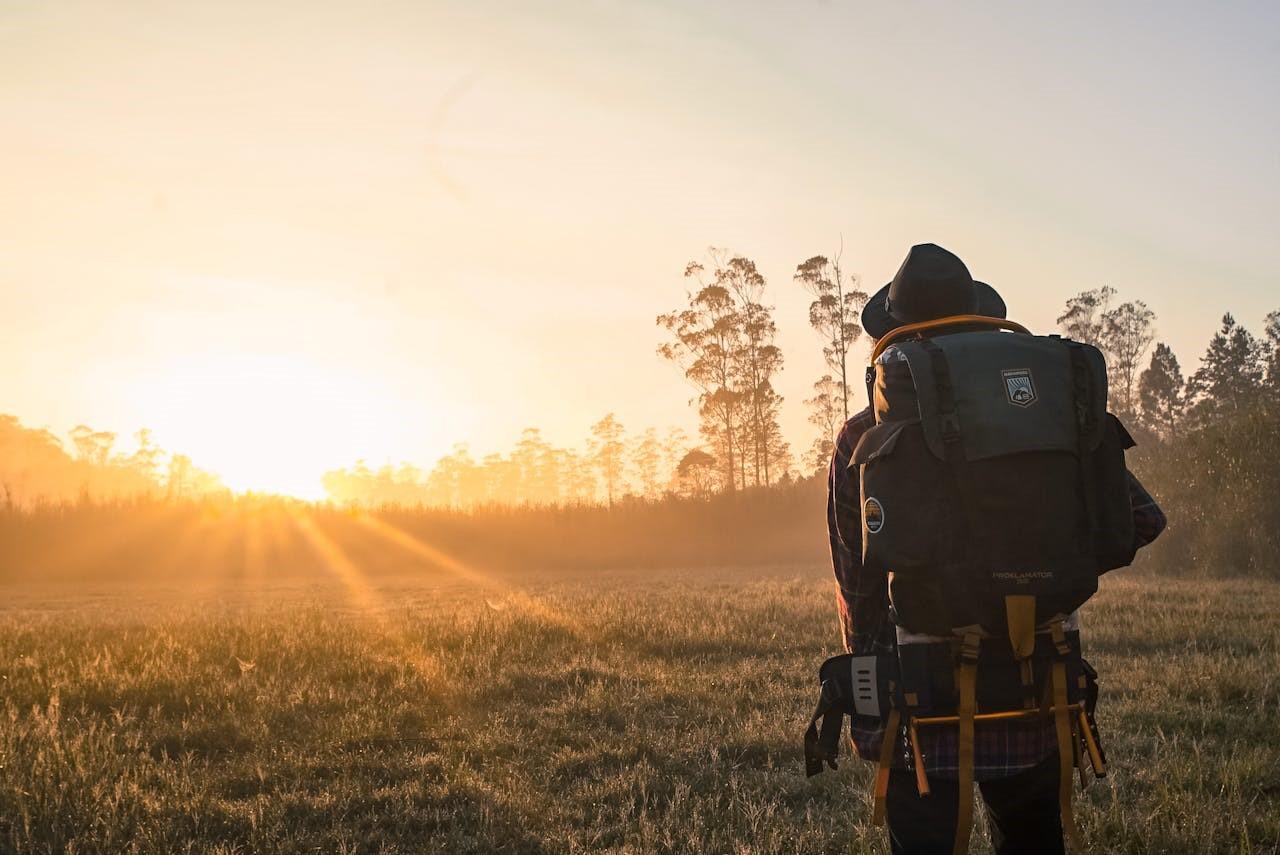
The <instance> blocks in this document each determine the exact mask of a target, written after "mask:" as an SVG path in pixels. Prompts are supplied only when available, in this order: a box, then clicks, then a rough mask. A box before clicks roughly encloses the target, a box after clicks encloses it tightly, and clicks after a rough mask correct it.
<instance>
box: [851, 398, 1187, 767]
mask: <svg viewBox="0 0 1280 855" xmlns="http://www.w3.org/2000/svg"><path fill="white" fill-rule="evenodd" d="M874 424H875V416H874V415H873V414H872V412H871V410H870V409H866V410H863V411H862V412H860V413H858V414H857V415H856V416H854V417H853V418H851V419H849V421H848V422H847V423H846V424H845V426H844V428H843V429H842V430H841V431H840V436H839V437H838V438H837V440H836V450H835V454H834V456H833V457H832V459H831V471H830V473H829V480H828V490H827V532H828V534H829V535H830V538H831V563H832V566H833V568H834V569H835V574H836V605H837V606H838V608H839V612H840V628H841V630H842V632H843V633H844V645H845V648H846V649H847V650H848V651H850V652H852V653H857V654H860V655H861V654H868V653H879V652H892V651H893V650H894V647H895V643H896V633H895V629H894V626H893V624H892V623H891V622H890V620H889V578H888V576H887V574H885V573H883V572H879V571H872V570H868V569H866V568H864V567H863V566H862V520H861V512H860V506H861V501H860V495H859V487H858V473H857V472H856V470H850V468H849V461H850V460H851V459H852V457H853V450H854V447H855V446H857V444H858V440H859V439H860V438H861V437H862V435H863V434H864V433H865V432H866V431H867V430H868V429H869V428H871V427H872V426H873V425H874ZM1129 497H1130V502H1131V504H1132V505H1133V520H1134V530H1135V539H1136V541H1137V545H1138V546H1146V545H1147V544H1148V543H1150V542H1151V541H1153V540H1155V539H1156V537H1157V536H1158V535H1159V534H1160V532H1161V531H1162V530H1163V529H1164V526H1165V517H1164V513H1163V512H1162V511H1161V510H1160V507H1159V506H1158V505H1157V504H1156V502H1155V500H1154V499H1152V498H1151V495H1150V494H1149V493H1148V492H1147V491H1146V490H1145V489H1143V487H1142V485H1141V484H1139V483H1138V479H1137V478H1134V477H1133V475H1132V474H1130V475H1129ZM883 735H884V729H883V727H876V728H870V729H864V728H860V727H856V726H855V727H854V728H853V741H854V745H855V746H857V749H858V754H859V755H861V756H862V758H863V759H865V760H872V761H875V760H877V759H879V756H880V743H881V740H882V738H883ZM900 741H901V742H902V743H903V749H904V750H903V751H900V752H899V753H898V756H897V758H896V759H895V761H894V762H895V765H897V766H899V767H902V766H906V765H907V762H906V751H905V739H901V740H900ZM1057 747H1058V743H1057V737H1056V735H1055V733H1054V728H1053V722H1052V721H1048V720H1046V721H1013V722H991V723H979V724H977V725H976V726H975V729H974V778H975V779H976V780H979V781H983V780H991V779H994V778H1003V777H1008V776H1010V775H1014V774H1017V773H1018V772H1021V771H1023V770H1025V769H1029V768H1031V767H1032V766H1035V765H1036V764H1038V763H1039V762H1040V761H1042V760H1044V759H1045V758H1046V757H1048V756H1049V755H1050V754H1052V753H1053V752H1054V751H1056V750H1057ZM920 749H921V753H922V754H923V756H924V765H925V771H926V772H927V773H928V774H929V775H939V776H940V777H943V778H954V777H956V774H957V768H956V767H957V760H956V731H955V729H954V728H945V727H944V728H924V729H922V730H921V731H920Z"/></svg>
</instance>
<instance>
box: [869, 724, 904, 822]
mask: <svg viewBox="0 0 1280 855" xmlns="http://www.w3.org/2000/svg"><path fill="white" fill-rule="evenodd" d="M901 723H902V714H901V713H900V712H899V711H898V708H897V707H894V708H893V709H891V710H889V720H888V721H887V722H885V725H884V737H883V738H882V741H881V742H880V765H879V767H878V768H877V769H876V788H875V791H874V794H873V795H872V797H871V824H872V825H883V824H884V821H885V810H884V803H885V799H886V797H887V796H888V795H889V770H890V769H891V768H892V766H893V746H894V743H896V742H897V741H898V728H899V726H900V725H901Z"/></svg>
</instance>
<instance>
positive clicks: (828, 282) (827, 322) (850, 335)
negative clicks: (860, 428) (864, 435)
mask: <svg viewBox="0 0 1280 855" xmlns="http://www.w3.org/2000/svg"><path fill="white" fill-rule="evenodd" d="M795 280H796V281H797V282H799V283H800V284H801V286H803V287H804V289H805V290H806V291H808V292H809V293H810V294H811V295H812V296H813V298H814V300H813V302H812V303H810V304H809V325H810V326H812V327H813V328H814V329H815V330H816V331H817V332H818V334H819V335H821V336H822V340H823V347H822V353H823V355H824V356H825V357H826V359H827V365H828V366H830V368H831V370H832V372H834V373H835V374H836V376H838V377H839V378H840V401H841V411H842V413H843V414H844V419H845V421H848V420H849V372H848V359H849V350H850V348H851V347H852V346H853V344H854V343H855V342H856V341H857V340H858V339H859V338H860V337H861V336H862V327H861V325H860V324H859V323H858V321H859V319H860V316H861V313H862V308H863V306H865V305H866V304H867V294H866V293H865V292H863V291H861V290H859V289H858V287H857V285H858V281H857V279H855V278H854V277H849V284H848V287H847V288H846V287H845V282H844V276H843V274H842V273H841V271H840V253H839V252H837V253H836V255H835V257H834V258H833V259H828V258H827V257H826V256H823V255H815V256H814V257H813V258H810V259H809V260H807V261H805V262H803V263H801V264H799V265H798V266H797V267H796V273H795Z"/></svg>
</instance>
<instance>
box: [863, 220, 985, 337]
mask: <svg viewBox="0 0 1280 855" xmlns="http://www.w3.org/2000/svg"><path fill="white" fill-rule="evenodd" d="M951 315H984V316H986V317H989V318H1003V317H1004V316H1005V306H1004V300H1002V299H1001V298H1000V295H999V294H997V293H996V289H994V288H992V287H991V286H990V285H988V284H987V283H985V282H978V281H976V280H975V279H974V278H973V277H972V276H970V275H969V268H967V267H965V266H964V262H963V261H961V260H960V259H959V258H957V257H956V256H955V255H954V254H953V253H950V252H948V251H947V250H945V249H943V248H942V247H940V246H938V245H937V244H932V243H922V244H918V245H916V246H913V247H911V251H910V252H908V253H907V257H906V259H905V260H904V261H903V262H902V266H901V267H899V268H898V272H897V274H896V275H895V276H894V277H893V281H892V282H890V283H889V284H888V285H886V286H884V287H883V288H881V289H880V290H879V291H877V292H876V293H875V295H874V296H872V297H871V299H870V300H868V301H867V305H866V307H865V308H863V310H862V328H863V329H864V330H866V331H867V334H868V335H870V336H871V337H873V338H880V337H881V336H883V335H884V334H885V333H887V332H889V331H890V330H892V329H895V328H897V327H900V326H903V325H905V324H915V323H919V322H921V321H931V320H934V319H935V318H946V317H950V316H951Z"/></svg>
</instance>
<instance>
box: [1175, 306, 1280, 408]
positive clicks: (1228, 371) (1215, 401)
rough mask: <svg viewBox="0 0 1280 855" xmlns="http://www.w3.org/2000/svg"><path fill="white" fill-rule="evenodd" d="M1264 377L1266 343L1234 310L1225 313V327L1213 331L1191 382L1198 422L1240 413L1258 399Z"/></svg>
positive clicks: (1223, 325)
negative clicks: (1241, 322) (1251, 330)
mask: <svg viewBox="0 0 1280 855" xmlns="http://www.w3.org/2000/svg"><path fill="white" fill-rule="evenodd" d="M1265 378H1266V349H1265V345H1263V343H1262V342H1260V341H1258V339H1257V338H1255V337H1254V335H1253V334H1252V333H1251V332H1249V331H1248V330H1247V329H1245V328H1244V327H1242V326H1240V325H1239V324H1237V323H1236V319H1235V318H1234V317H1232V316H1231V313H1229V312H1228V313H1227V314H1225V315H1223V316H1222V327H1221V328H1220V329H1219V330H1218V332H1216V333H1214V336H1213V339H1212V340H1210V342H1209V348H1208V349H1207V350H1206V351H1205V354H1204V357H1203V358H1202V359H1201V360H1200V367H1199V368H1198V369H1197V370H1196V373H1195V374H1193V375H1191V381H1190V383H1189V384H1188V396H1189V397H1190V398H1191V399H1192V401H1193V402H1194V410H1193V413H1192V415H1193V417H1194V418H1195V421H1196V423H1197V424H1198V425H1201V426H1203V425H1204V424H1207V423H1208V422H1209V421H1211V420H1214V419H1219V418H1222V417H1224V416H1235V415H1238V414H1239V413H1241V412H1242V411H1243V410H1245V409H1246V408H1247V407H1248V406H1249V405H1250V404H1252V403H1253V402H1254V401H1256V400H1257V399H1258V395H1259V393H1260V392H1261V391H1262V384H1263V381H1264V380H1265Z"/></svg>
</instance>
